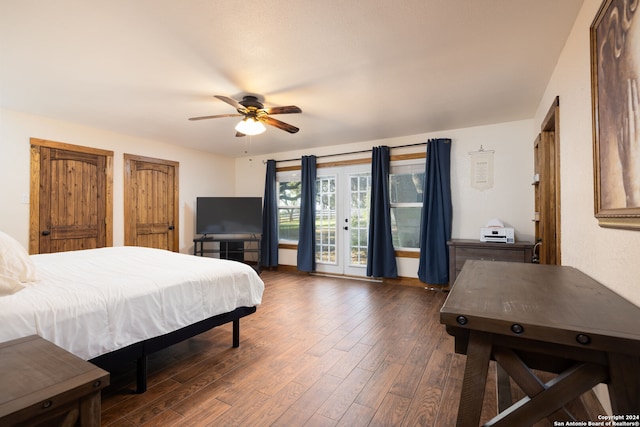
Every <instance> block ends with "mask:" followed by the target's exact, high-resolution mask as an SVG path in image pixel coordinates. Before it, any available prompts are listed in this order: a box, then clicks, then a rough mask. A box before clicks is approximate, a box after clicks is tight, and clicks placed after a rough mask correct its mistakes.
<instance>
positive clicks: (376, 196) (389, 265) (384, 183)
mask: <svg viewBox="0 0 640 427" xmlns="http://www.w3.org/2000/svg"><path fill="white" fill-rule="evenodd" d="M367 276H373V277H397V276H398V267H397V265H396V254H395V250H394V248H393V238H392V237H391V207H390V202H389V147H387V146H381V147H374V148H373V150H372V156H371V198H370V206H369V244H368V249H367Z"/></svg>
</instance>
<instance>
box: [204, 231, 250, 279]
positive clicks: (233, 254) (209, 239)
mask: <svg viewBox="0 0 640 427" xmlns="http://www.w3.org/2000/svg"><path fill="white" fill-rule="evenodd" d="M260 240H261V239H260V237H253V236H245V237H224V236H217V237H215V236H208V235H206V234H205V235H203V236H200V237H196V238H195V239H193V254H194V255H199V256H205V254H214V256H215V255H216V254H217V255H218V256H217V257H219V258H220V259H229V260H234V261H240V262H243V263H245V264H248V265H250V266H251V267H253V268H254V270H256V271H257V272H258V273H260V271H261V266H260V260H261V257H262V250H261V245H260ZM205 243H206V244H207V245H205ZM217 257H216V258H217Z"/></svg>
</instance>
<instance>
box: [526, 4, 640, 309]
mask: <svg viewBox="0 0 640 427" xmlns="http://www.w3.org/2000/svg"><path fill="white" fill-rule="evenodd" d="M601 3H602V1H601V0H585V2H584V5H583V6H582V9H581V11H580V14H579V16H578V18H577V20H576V22H575V24H574V28H573V30H572V32H571V35H570V36H569V39H568V40H567V43H566V45H565V47H564V50H563V52H562V55H561V57H560V60H559V61H558V64H557V65H556V69H555V71H554V73H553V77H552V78H551V80H550V82H549V85H548V87H547V90H546V93H545V95H544V97H543V99H542V101H541V102H540V105H539V107H538V111H537V113H536V116H535V123H536V124H537V125H538V126H539V124H540V123H541V122H542V120H543V117H544V115H545V114H546V112H547V110H548V109H549V106H550V105H551V102H552V101H553V99H554V98H555V97H556V96H559V97H560V167H561V178H560V179H561V216H562V223H561V232H562V235H561V239H562V263H563V264H565V265H570V266H573V267H576V268H577V269H579V270H581V271H583V272H584V273H586V274H588V275H590V276H591V277H593V278H595V279H596V280H598V281H599V282H601V283H603V284H604V285H606V286H608V287H609V288H611V289H613V290H614V291H615V292H617V293H618V294H620V295H622V296H623V297H625V298H627V299H629V300H630V301H632V302H633V303H634V304H636V305H639V306H640V281H639V280H638V278H639V277H640V263H639V262H638V259H639V257H640V231H629V230H615V229H610V228H603V227H600V226H599V225H598V222H597V220H596V219H595V217H594V180H593V135H592V119H591V75H590V53H589V52H590V50H589V49H590V47H589V27H590V26H591V23H592V22H593V19H594V17H595V16H596V13H597V12H598V9H599V7H600V4H601Z"/></svg>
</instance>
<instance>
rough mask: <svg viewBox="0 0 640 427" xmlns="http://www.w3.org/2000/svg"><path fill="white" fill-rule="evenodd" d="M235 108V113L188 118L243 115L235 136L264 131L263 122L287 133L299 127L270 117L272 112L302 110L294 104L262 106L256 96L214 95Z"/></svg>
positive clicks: (293, 112)
mask: <svg viewBox="0 0 640 427" xmlns="http://www.w3.org/2000/svg"><path fill="white" fill-rule="evenodd" d="M214 96H215V97H216V98H218V99H219V100H221V101H224V102H226V103H227V104H229V105H231V106H232V107H234V108H235V109H236V111H237V112H238V113H237V114H216V115H213V116H202V117H191V118H190V119H189V120H206V119H217V118H220V117H244V118H243V119H242V120H241V121H240V123H238V125H237V126H236V136H245V135H257V134H259V133H262V132H264V131H265V127H264V125H263V123H266V124H268V125H271V126H275V127H277V128H278V129H282V130H284V131H287V132H289V133H296V132H298V131H299V130H300V129H298V128H297V127H295V126H293V125H290V124H288V123H285V122H282V121H280V120H277V119H274V118H273V117H271V115H273V114H297V113H302V110H301V109H300V108H299V107H296V106H295V105H288V106H285V107H271V108H264V105H263V104H262V102H260V100H259V99H258V97H257V96H253V95H245V96H244V97H243V98H242V101H236V100H235V99H233V98H229V97H228V96H223V95H214Z"/></svg>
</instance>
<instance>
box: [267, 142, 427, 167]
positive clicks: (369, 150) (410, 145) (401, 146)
mask: <svg viewBox="0 0 640 427" xmlns="http://www.w3.org/2000/svg"><path fill="white" fill-rule="evenodd" d="M427 143H428V142H416V143H415V144H405V145H394V146H393V147H389V148H407V147H417V146H420V145H427ZM371 151H372V150H371V149H368V150H359V151H350V152H348V153H335V154H324V155H322V156H316V158H318V159H322V158H324V157H336V156H348V155H350V154H360V153H370V152H371ZM296 160H301V158H300V157H297V158H295V159H284V160H276V163H284V162H293V161H296ZM262 163H267V161H266V160H263V161H262Z"/></svg>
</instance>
